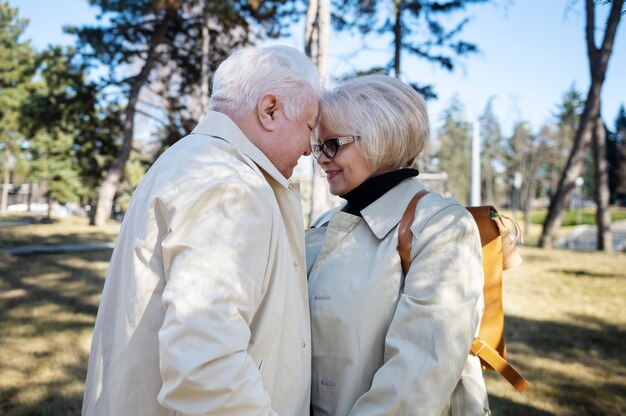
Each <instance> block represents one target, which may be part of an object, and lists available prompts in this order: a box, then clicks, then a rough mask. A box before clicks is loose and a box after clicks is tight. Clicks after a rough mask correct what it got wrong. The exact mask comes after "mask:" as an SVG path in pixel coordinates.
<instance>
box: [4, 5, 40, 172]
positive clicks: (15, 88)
mask: <svg viewBox="0 0 626 416" xmlns="http://www.w3.org/2000/svg"><path fill="white" fill-rule="evenodd" d="M27 24H28V21H27V20H25V19H19V18H18V15H17V9H13V8H11V7H10V6H9V4H8V3H6V2H0V148H8V149H9V153H10V154H11V155H13V156H16V155H17V153H18V151H19V146H20V142H21V141H23V136H22V135H21V133H20V125H19V115H20V106H21V105H22V102H23V101H24V100H25V99H26V97H27V96H28V94H29V84H30V81H31V78H32V75H33V72H34V53H33V51H32V48H31V46H30V43H29V42H28V41H22V40H21V39H20V38H21V37H22V35H23V33H24V30H25V28H26V25H27ZM4 168H7V167H6V166H4Z"/></svg>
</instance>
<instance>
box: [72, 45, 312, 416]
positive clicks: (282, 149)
mask: <svg viewBox="0 0 626 416" xmlns="http://www.w3.org/2000/svg"><path fill="white" fill-rule="evenodd" d="M318 83H319V77H318V75H317V72H316V70H315V67H314V66H313V65H312V63H311V62H310V60H308V58H306V57H305V56H304V55H303V54H302V53H300V52H298V51H297V50H295V49H293V48H288V47H283V46H273V47H267V48H248V49H242V50H240V51H238V52H236V53H234V54H233V55H232V56H231V57H229V58H228V59H227V60H225V61H224V62H223V63H222V64H221V65H220V67H219V68H218V70H217V72H216V73H215V76H214V83H213V96H212V100H211V110H213V111H211V112H209V113H208V114H207V115H206V117H205V118H204V120H202V121H201V122H200V124H198V126H197V127H196V128H195V129H194V130H193V131H192V132H191V134H190V135H189V136H187V137H185V138H183V139H182V140H180V141H179V142H178V143H176V144H175V145H173V146H172V147H171V148H170V149H168V150H167V151H166V152H165V153H164V154H163V155H162V156H161V157H159V159H158V160H157V161H156V163H155V164H154V165H153V166H152V167H151V168H150V170H149V171H148V173H147V174H146V176H145V178H144V179H143V181H142V182H141V183H140V184H139V186H138V187H137V190H136V191H135V195H134V197H133V200H132V202H131V204H130V207H129V209H128V212H127V213H126V216H125V218H124V222H123V223H122V227H121V230H120V235H119V237H118V240H117V243H116V247H115V249H114V251H113V257H112V259H111V264H110V269H109V273H108V275H107V279H106V282H105V285H104V290H103V293H102V300H101V303H100V309H99V311H98V316H97V319H96V325H95V329H94V335H93V340H92V346H91V354H90V357H89V369H88V373H87V383H86V387H85V397H84V403H83V414H84V415H132V416H136V415H151V416H155V415H173V414H190V415H209V414H211V415H270V414H276V413H278V414H282V415H294V416H300V415H304V414H308V412H309V394H310V378H311V370H310V353H311V350H310V329H309V313H308V303H307V288H306V270H305V260H304V236H303V229H304V227H303V224H302V215H301V211H300V200H299V195H298V192H297V190H294V189H292V188H291V187H290V185H289V183H288V181H287V178H289V177H290V176H291V174H292V172H293V169H294V167H295V166H296V163H297V161H298V159H299V158H300V156H302V155H308V154H309V153H310V151H311V149H310V134H311V130H313V128H314V127H315V125H316V124H317V120H318V113H319V103H318V102H319V100H318Z"/></svg>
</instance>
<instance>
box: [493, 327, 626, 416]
mask: <svg viewBox="0 0 626 416" xmlns="http://www.w3.org/2000/svg"><path fill="white" fill-rule="evenodd" d="M571 318H573V319H572V320H573V321H574V322H576V324H572V323H563V322H553V321H535V320H530V319H524V318H519V317H515V316H507V317H506V331H507V332H506V338H507V344H508V346H509V359H510V360H511V363H512V364H513V365H514V366H515V367H516V368H517V369H518V370H519V371H520V372H521V373H522V374H523V375H524V376H525V377H526V378H527V379H528V381H529V382H530V383H531V387H530V389H529V390H527V391H526V392H525V393H524V394H523V395H517V393H515V392H514V390H513V388H512V387H510V386H509V385H508V384H506V382H505V381H503V380H501V379H500V376H498V375H495V374H494V373H490V374H489V375H488V385H489V386H490V387H493V386H497V388H495V389H491V388H490V396H489V401H490V405H491V408H492V411H493V414H494V415H539V416H542V415H552V414H553V413H550V412H548V411H546V410H545V409H546V408H558V409H561V410H560V411H559V412H558V413H554V414H559V415H581V416H582V415H609V414H626V352H625V351H624V348H623V341H624V339H626V331H624V329H623V328H620V327H618V326H617V325H615V324H613V323H610V322H605V321H602V320H600V319H596V318H593V317H589V316H583V315H576V316H571ZM591 380H593V381H591Z"/></svg>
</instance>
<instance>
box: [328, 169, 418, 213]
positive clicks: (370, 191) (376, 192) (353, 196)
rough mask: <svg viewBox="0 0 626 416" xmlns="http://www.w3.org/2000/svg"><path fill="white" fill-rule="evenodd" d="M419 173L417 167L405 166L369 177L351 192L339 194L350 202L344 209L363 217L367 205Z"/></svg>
mask: <svg viewBox="0 0 626 416" xmlns="http://www.w3.org/2000/svg"><path fill="white" fill-rule="evenodd" d="M417 175H419V171H418V170H417V169H411V168H404V169H398V170H394V171H391V172H386V173H383V174H380V175H378V176H374V177H373V178H369V179H367V180H366V181H365V182H363V183H362V184H360V185H359V186H357V187H356V188H354V189H353V190H351V191H350V192H347V193H345V194H343V195H339V196H340V197H341V198H343V199H345V200H346V201H347V202H348V203H347V205H346V206H345V207H344V208H343V209H342V211H343V212H347V213H348V214H352V215H356V216H359V217H362V215H361V211H362V210H363V209H364V208H365V207H367V206H368V205H369V204H371V203H372V202H374V201H376V200H377V199H378V198H380V197H381V196H383V195H384V194H386V193H387V191H389V190H390V189H391V188H393V187H394V186H396V185H397V184H399V183H400V182H402V181H403V180H405V179H406V178H410V177H412V176H417Z"/></svg>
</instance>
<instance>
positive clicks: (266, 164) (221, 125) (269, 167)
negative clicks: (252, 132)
mask: <svg viewBox="0 0 626 416" xmlns="http://www.w3.org/2000/svg"><path fill="white" fill-rule="evenodd" d="M191 134H201V135H205V136H213V137H218V138H220V139H222V140H224V141H226V142H228V143H230V144H231V145H232V146H233V147H234V148H235V149H237V150H239V151H240V152H241V153H243V154H245V155H246V156H248V157H249V158H250V159H252V161H253V162H254V163H256V164H257V166H259V167H260V168H261V169H263V170H264V171H265V172H266V173H267V174H268V175H269V176H271V177H272V178H273V179H274V180H276V182H278V183H279V184H281V185H282V186H284V187H285V188H289V181H288V180H287V179H286V178H285V177H284V176H283V175H282V174H281V173H280V172H279V171H278V169H276V166H274V164H273V163H272V162H271V161H270V160H269V159H268V158H267V156H265V154H264V153H263V152H261V150H259V148H258V147H256V146H255V145H254V144H253V143H252V142H251V141H250V139H248V138H247V137H246V136H245V135H244V134H243V132H242V131H241V129H240V128H239V126H237V124H235V122H234V121H233V120H232V119H231V118H230V117H228V116H227V115H226V114H223V113H220V112H217V111H210V112H209V113H208V114H207V115H206V116H205V117H204V119H202V121H201V122H200V123H198V125H197V126H196V127H195V128H194V129H193V131H192V132H191Z"/></svg>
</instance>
